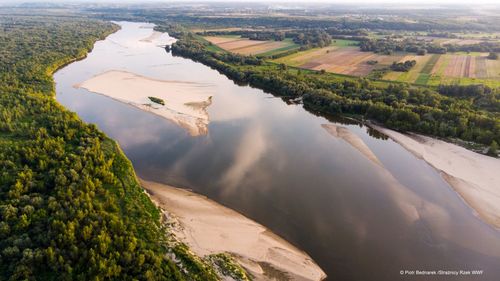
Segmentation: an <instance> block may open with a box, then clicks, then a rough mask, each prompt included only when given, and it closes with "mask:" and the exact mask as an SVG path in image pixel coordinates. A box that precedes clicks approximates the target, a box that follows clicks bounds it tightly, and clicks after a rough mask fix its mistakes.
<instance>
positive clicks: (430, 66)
mask: <svg viewBox="0 0 500 281" xmlns="http://www.w3.org/2000/svg"><path fill="white" fill-rule="evenodd" d="M440 57H441V55H438V54H434V55H432V56H431V58H430V59H429V60H428V61H427V63H426V64H425V66H424V67H423V68H422V71H421V73H423V74H431V72H432V70H433V69H434V66H436V63H437V62H438V60H439V58H440ZM417 80H418V79H417Z"/></svg>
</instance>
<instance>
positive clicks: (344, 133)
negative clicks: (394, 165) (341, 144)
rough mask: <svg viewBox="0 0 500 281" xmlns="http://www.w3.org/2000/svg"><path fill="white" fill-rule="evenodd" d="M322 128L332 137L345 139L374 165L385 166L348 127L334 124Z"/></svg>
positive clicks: (324, 125) (323, 125)
mask: <svg viewBox="0 0 500 281" xmlns="http://www.w3.org/2000/svg"><path fill="white" fill-rule="evenodd" d="M321 127H323V129H325V130H326V131H327V132H328V133H329V134H330V135H332V136H334V137H336V138H340V139H343V140H344V141H346V142H347V143H349V144H350V145H352V146H353V147H354V148H356V149H357V150H358V151H359V152H361V154H363V155H364V156H365V157H366V158H368V159H369V160H370V161H372V162H373V163H375V164H377V165H380V166H383V165H382V163H381V162H380V160H378V158H377V156H376V155H375V154H374V153H373V151H372V150H371V149H370V148H369V147H368V146H367V145H366V144H365V142H364V141H363V140H362V139H361V138H360V137H359V136H358V135H356V134H354V133H353V132H351V131H350V130H349V129H347V128H346V127H341V126H337V125H333V124H322V125H321Z"/></svg>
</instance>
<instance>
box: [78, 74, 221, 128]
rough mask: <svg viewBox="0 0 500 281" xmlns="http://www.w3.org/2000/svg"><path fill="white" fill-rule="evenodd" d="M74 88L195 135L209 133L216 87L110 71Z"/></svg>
mask: <svg viewBox="0 0 500 281" xmlns="http://www.w3.org/2000/svg"><path fill="white" fill-rule="evenodd" d="M74 87H75V88H84V89H86V90H89V91H91V92H94V93H97V94H101V95H105V96H108V97H110V98H113V99H116V100H118V101H121V102H124V103H128V104H131V105H133V106H135V107H138V108H140V109H142V110H146V111H149V112H152V113H154V114H157V115H159V116H162V117H164V118H166V119H168V120H171V121H172V122H174V123H176V124H177V125H179V126H181V127H183V128H184V129H186V130H187V131H188V132H189V134H190V135H192V136H199V135H205V134H207V132H208V123H209V116H208V112H207V107H208V106H209V105H210V104H211V102H212V95H213V91H214V87H213V85H210V84H203V83H193V82H182V81H168V80H159V79H152V78H149V77H145V76H141V75H138V74H134V73H130V72H126V71H120V70H110V71H107V72H104V73H101V74H99V75H96V76H94V77H92V78H90V79H89V80H87V81H85V82H82V83H80V84H77V85H75V86H74ZM149 97H155V98H160V99H162V100H163V101H164V102H165V105H161V104H158V103H155V102H152V101H151V100H150V99H149Z"/></svg>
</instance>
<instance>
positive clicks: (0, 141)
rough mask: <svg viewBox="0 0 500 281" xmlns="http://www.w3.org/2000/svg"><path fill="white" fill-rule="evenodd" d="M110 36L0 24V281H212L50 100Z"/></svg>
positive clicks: (68, 23)
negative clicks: (60, 75)
mask: <svg viewBox="0 0 500 281" xmlns="http://www.w3.org/2000/svg"><path fill="white" fill-rule="evenodd" d="M117 29H118V26H117V25H115V24H112V23H110V22H104V21H100V20H91V19H87V18H80V17H49V16H21V15H19V16H0V30H1V32H0V42H2V46H1V49H0V51H1V52H0V57H1V59H0V81H1V83H0V280H219V277H218V275H217V274H216V273H215V270H214V267H213V266H212V263H210V262H209V261H208V260H203V259H200V258H198V257H196V256H194V255H193V254H191V252H190V251H189V249H188V248H187V247H186V246H184V245H182V244H179V243H175V241H174V242H173V241H172V237H170V235H169V234H168V230H167V229H165V226H164V225H163V224H162V223H161V222H160V212H159V210H158V209H157V208H156V207H155V205H154V204H153V203H152V202H151V201H150V199H149V197H148V196H147V195H146V194H145V192H144V191H143V189H142V187H141V186H140V185H139V183H138V180H137V178H136V176H135V173H134V170H133V168H132V165H131V163H130V162H129V160H128V159H127V158H126V157H125V155H124V154H123V153H122V152H121V150H120V148H119V146H118V144H117V143H116V142H114V141H113V140H111V139H109V138H108V137H107V136H105V135H104V134H103V133H102V132H100V131H99V130H98V129H97V127H96V126H95V125H92V124H86V123H84V122H82V121H81V120H80V119H79V118H78V116H77V115H76V114H75V113H72V112H69V111H68V110H66V109H64V108H63V107H62V106H61V105H59V104H58V103H57V102H56V100H55V98H54V95H55V92H54V83H53V80H52V74H53V72H54V71H56V70H57V69H58V68H59V67H62V66H64V65H66V64H68V63H70V62H72V61H74V60H76V59H80V58H83V57H85V55H86V54H87V52H89V51H90V50H91V49H92V46H93V44H94V42H95V41H97V40H100V39H103V38H104V37H106V36H107V35H108V34H110V33H112V32H114V31H116V30H117ZM218 262H219V263H220V261H218Z"/></svg>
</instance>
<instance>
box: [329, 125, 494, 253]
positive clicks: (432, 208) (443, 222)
mask: <svg viewBox="0 0 500 281" xmlns="http://www.w3.org/2000/svg"><path fill="white" fill-rule="evenodd" d="M322 126H323V128H325V129H327V131H328V132H329V133H330V134H331V135H332V136H334V137H336V138H338V139H341V140H342V141H345V142H346V143H348V144H350V145H351V146H352V147H353V148H354V149H356V150H357V151H358V152H359V153H361V155H363V156H364V157H366V158H367V159H368V160H370V161H371V162H372V163H373V164H375V165H374V170H373V171H374V172H376V174H375V175H377V177H379V179H380V180H383V181H384V182H385V184H384V185H383V186H382V188H384V189H387V193H386V194H388V195H389V196H390V197H391V198H392V201H393V203H394V204H395V206H397V207H398V208H399V210H400V211H401V215H402V216H403V217H404V218H405V219H406V221H407V222H408V223H409V224H414V225H415V226H416V227H417V229H419V230H420V231H425V232H426V233H427V234H428V235H429V236H428V237H433V236H435V237H439V238H444V239H449V240H450V241H453V243H456V244H457V245H460V246H462V247H464V248H468V249H474V251H477V252H480V253H482V254H485V255H491V256H498V253H499V249H500V248H499V247H492V246H491V243H490V242H492V243H493V241H496V240H495V239H496V238H495V237H496V236H495V235H484V236H482V237H481V240H477V239H470V236H469V235H468V232H467V231H461V230H462V229H463V227H464V226H463V225H462V224H460V223H459V222H456V221H452V218H451V217H450V214H449V213H448V211H447V210H446V208H445V207H443V206H440V205H438V204H436V203H434V202H433V201H431V200H426V199H425V198H422V197H421V196H419V195H418V194H416V193H415V191H413V190H412V189H410V188H408V187H406V186H404V185H403V184H402V183H401V182H399V180H398V179H396V178H395V177H394V175H393V174H392V173H391V172H390V171H389V170H388V169H387V168H386V167H385V166H384V165H383V163H382V162H380V161H379V159H378V158H377V157H376V156H375V154H374V153H373V151H372V150H371V149H370V148H369V147H368V146H367V145H366V144H365V143H364V142H363V140H362V139H361V138H360V137H359V136H357V135H356V134H355V133H353V132H351V131H350V130H349V128H346V127H342V126H337V125H334V124H325V125H322ZM377 129H378V127H377ZM443 175H444V176H443V177H445V176H446V174H443ZM445 179H446V178H445ZM453 179H456V178H453ZM456 184H463V183H462V182H460V181H459V182H457V183H456ZM374 188H375V186H374ZM418 222H424V223H423V224H422V223H418ZM422 225H426V226H427V227H425V228H422V227H421V226H422ZM451 234H453V235H451ZM490 234H491V233H490ZM356 235H358V236H359V238H360V239H369V238H368V237H366V235H367V233H366V232H365V231H364V230H363V228H360V230H359V232H358V233H356ZM485 241H488V242H487V243H485ZM487 245H488V246H487Z"/></svg>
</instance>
